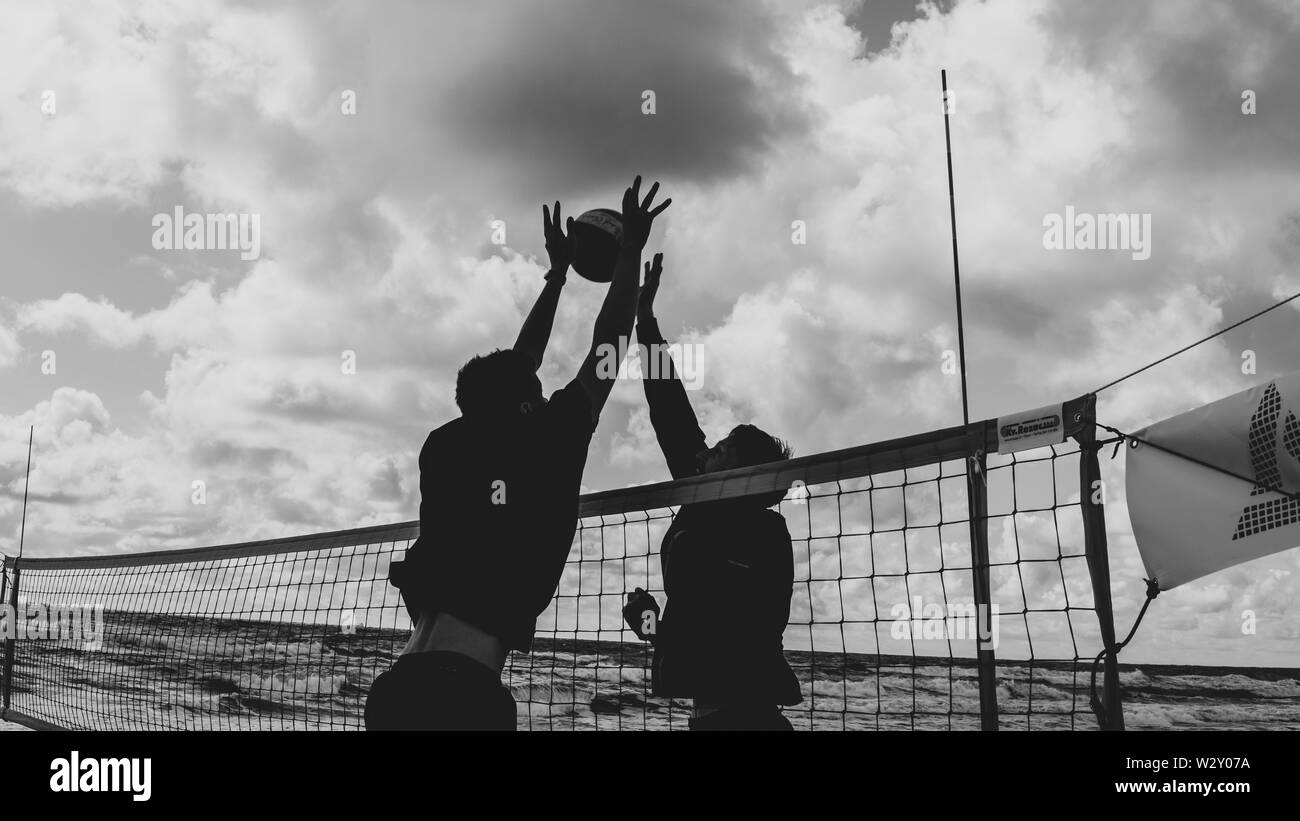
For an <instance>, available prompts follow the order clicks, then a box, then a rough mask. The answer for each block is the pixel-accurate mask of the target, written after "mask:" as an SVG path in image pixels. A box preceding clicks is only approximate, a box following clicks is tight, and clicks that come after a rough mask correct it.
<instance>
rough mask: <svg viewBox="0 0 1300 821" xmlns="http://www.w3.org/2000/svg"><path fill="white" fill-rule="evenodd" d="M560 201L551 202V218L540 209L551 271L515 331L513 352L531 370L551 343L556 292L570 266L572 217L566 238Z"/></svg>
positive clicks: (537, 364)
mask: <svg viewBox="0 0 1300 821" xmlns="http://www.w3.org/2000/svg"><path fill="white" fill-rule="evenodd" d="M560 220H561V218H560V201H559V200H556V201H555V215H554V218H552V215H551V212H550V210H549V209H547V207H546V206H545V205H543V206H542V233H543V234H544V235H545V236H546V253H547V255H548V256H549V257H550V258H551V270H549V271H547V272H546V286H545V287H543V288H542V293H541V294H539V295H538V297H537V301H536V302H535V303H533V309H532V310H531V311H529V312H528V318H527V319H525V320H524V325H523V327H522V328H520V329H519V338H518V339H516V340H515V344H514V349H515V350H516V351H519V352H520V353H523V354H527V355H528V357H529V358H531V359H532V361H533V370H537V369H538V368H540V367H541V365H542V355H543V354H545V353H546V344H547V343H548V342H549V341H550V339H551V326H552V325H553V324H554V323H555V308H556V306H558V305H559V304H560V289H561V288H563V287H564V279H565V276H566V275H567V274H568V272H569V264H570V263H572V262H573V217H569V221H568V223H567V226H566V227H567V228H568V235H567V236H566V235H565V229H564V228H561V227H560V225H561V221H560Z"/></svg>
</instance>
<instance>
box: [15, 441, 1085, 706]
mask: <svg viewBox="0 0 1300 821" xmlns="http://www.w3.org/2000/svg"><path fill="white" fill-rule="evenodd" d="M943 433H944V432H938V433H936V434H935V435H933V436H928V437H922V438H912V439H909V440H896V441H895V442H894V443H883V444H881V445H875V446H868V447H865V448H862V449H852V450H850V451H840V452H836V454H829V455H822V456H815V457H806V458H804V459H799V460H793V461H791V462H789V463H780V464H778V465H777V466H774V467H771V468H768V469H766V470H761V469H751V470H749V471H747V472H745V473H744V475H737V476H728V475H724V476H723V477H720V478H711V479H710V478H703V479H692V480H685V481H682V482H672V483H662V484H659V485H654V486H649V487H644V488H632V489H628V490H623V491H611V492H605V493H600V494H593V495H591V496H588V497H584V499H583V501H582V505H581V508H580V510H581V518H580V520H579V523H578V531H577V534H576V536H575V538H574V545H573V548H572V550H571V552H570V555H569V559H568V563H567V565H566V568H565V571H564V574H563V577H562V579H561V582H560V585H559V588H558V590H557V592H556V595H555V599H554V601H553V602H552V604H551V606H550V607H549V608H548V609H547V610H546V611H545V612H544V613H543V614H542V615H541V616H540V618H539V620H538V625H537V634H536V636H535V640H534V646H533V650H532V652H531V653H529V654H522V653H514V654H512V655H511V656H510V658H509V659H508V661H507V666H506V669H505V671H504V676H503V681H504V682H505V683H506V684H507V685H508V686H509V687H510V689H511V691H512V693H513V695H514V697H515V700H516V703H517V705H518V726H519V728H520V729H538V730H560V729H564V730H567V729H624V730H628V729H651V730H655V729H685V728H686V727H687V722H688V719H689V716H690V706H691V705H690V703H689V702H687V701H681V700H668V699H660V698H655V697H654V696H652V695H651V680H650V662H651V657H652V648H650V646H649V645H647V644H644V643H642V642H640V641H639V640H637V639H636V637H635V636H634V635H633V634H632V632H631V631H630V630H628V629H627V628H626V626H625V625H624V623H623V619H622V612H621V610H622V604H623V602H624V600H625V598H624V597H625V594H626V592H627V591H630V590H632V589H633V588H635V587H644V588H646V589H647V590H650V591H651V592H653V593H655V594H656V595H657V597H658V598H659V600H660V601H661V602H663V601H665V598H664V596H663V580H662V576H661V574H660V568H659V558H658V552H659V546H660V543H661V541H662V538H663V536H664V533H665V532H666V531H667V529H668V526H669V525H670V524H671V522H672V518H673V516H674V515H675V514H676V511H677V510H678V509H679V507H680V505H681V504H683V503H690V502H693V501H699V500H702V499H710V498H721V497H726V496H735V495H742V494H745V493H760V492H764V491H770V490H771V489H772V488H774V487H790V485H791V482H792V481H794V480H795V479H798V482H799V484H796V485H795V486H794V487H793V488H792V489H791V491H790V493H789V494H787V496H786V498H785V500H784V501H782V502H781V503H780V506H779V508H778V509H779V510H780V512H781V513H782V514H783V515H784V516H785V519H786V522H787V526H788V527H789V530H790V533H791V536H792V539H793V547H794V558H795V583H794V589H793V591H792V606H791V616H790V622H789V626H788V628H787V630H786V632H785V637H784V644H785V649H786V658H787V660H788V661H789V663H790V665H791V667H792V668H793V669H794V671H795V673H796V676H797V677H798V679H799V681H800V684H801V689H802V692H803V702H802V703H801V704H799V705H797V706H794V707H790V708H786V711H785V714H786V716H787V717H788V718H790V720H791V722H792V723H793V724H794V726H795V727H796V728H802V729H978V728H979V727H980V726H981V720H982V719H983V718H987V717H988V716H989V715H994V716H995V717H996V721H997V723H998V725H999V726H1001V727H1006V728H1013V727H1014V728H1030V729H1034V728H1053V729H1056V728H1080V729H1083V728H1095V727H1096V721H1095V720H1094V719H1093V717H1092V715H1091V712H1090V711H1089V709H1088V691H1087V680H1088V675H1087V674H1088V668H1089V662H1090V661H1091V659H1092V657H1093V656H1095V655H1096V654H1097V652H1098V651H1099V650H1100V649H1101V639H1100V633H1099V622H1098V617H1097V613H1096V610H1095V609H1094V605H1093V593H1094V591H1093V589H1092V585H1091V581H1090V578H1089V574H1088V566H1087V561H1086V559H1085V550H1084V538H1083V527H1082V519H1081V511H1080V496H1079V481H1080V480H1079V469H1078V468H1079V466H1078V462H1079V458H1080V453H1079V450H1078V448H1077V447H1076V446H1074V445H1073V444H1066V445H1057V446H1052V447H1050V448H1043V449H1039V450H1035V451H1025V452H1022V453H1019V454H1009V455H1005V456H1003V455H997V454H991V455H990V456H989V457H988V462H987V466H986V468H985V470H984V475H985V477H986V484H987V511H988V516H987V522H986V527H987V533H988V554H989V564H988V573H989V579H990V591H991V599H990V604H991V608H990V609H991V610H992V619H991V621H989V622H981V621H980V620H979V619H977V618H976V616H977V615H978V613H979V611H978V610H977V609H976V607H975V605H976V602H975V600H974V589H975V586H974V581H973V580H974V573H973V567H972V550H971V544H970V538H971V527H970V520H969V512H968V511H969V506H968V499H967V487H968V485H967V475H966V470H967V464H968V462H967V459H966V451H967V445H966V444H965V442H966V441H967V440H966V436H967V434H966V433H965V432H960V433H953V434H951V435H949V436H947V437H946V438H945V437H944V436H943V435H942V434H943ZM954 442H959V443H960V444H959V445H954V444H953V443H954ZM732 473H736V472H732ZM417 533H418V527H417V523H406V524H402V525H393V526H389V527H379V528H367V529H362V530H357V531H349V532H344V533H338V534H327V535H324V536H315V537H302V538H297V539H290V540H280V541H276V542H264V543H253V544H248V545H234V546H224V547H217V548H205V549H201V550H195V551H173V552H171V553H166V554H137V555H134V556H131V555H126V556H112V557H78V558H69V559H35V560H24V561H23V562H22V564H21V566H20V575H19V577H18V580H17V582H18V590H19V595H18V609H17V611H16V614H15V619H14V620H15V621H16V622H18V623H19V624H20V625H22V626H23V627H24V629H26V630H27V632H28V633H29V635H27V636H25V637H22V638H20V639H19V640H17V641H16V642H15V643H14V649H15V658H14V665H13V669H12V673H11V675H10V680H9V681H7V682H6V686H7V688H8V689H9V691H10V694H9V698H10V702H9V705H8V706H9V711H8V712H7V713H6V715H7V716H8V717H10V718H18V719H19V720H28V721H30V720H32V719H34V720H35V721H36V722H38V723H44V724H48V725H54V726H58V727H66V728H71V729H97V730H111V729H223V730H224V729H360V728H362V727H363V726H364V705H365V697H366V694H367V692H368V690H369V687H370V684H371V683H372V682H373V681H374V679H375V677H376V676H378V675H379V674H380V673H382V672H383V671H384V670H386V669H388V668H389V667H390V666H391V665H392V663H393V662H394V660H395V659H396V657H397V656H398V654H400V652H401V651H402V648H403V646H404V645H405V642H406V639H407V638H408V636H409V631H410V627H411V625H410V622H409V619H408V617H407V614H406V610H405V608H404V606H403V605H402V603H401V600H400V598H399V596H398V594H397V591H396V590H394V589H393V588H392V587H391V586H390V585H389V584H388V582H387V575H388V565H389V563H390V561H393V560H398V559H401V558H402V556H403V554H404V552H405V551H406V549H407V548H408V547H409V546H410V544H411V542H412V541H413V539H414V538H415V536H416V535H417ZM14 577H15V572H14V570H13V568H12V567H8V568H7V571H6V586H7V588H8V589H10V590H12V585H13V584H14V581H15V578H14ZM56 622H61V623H62V625H63V627H62V629H61V630H57V631H55V630H51V629H50V628H49V625H50V624H52V623H56ZM42 624H44V625H46V633H47V634H46V635H45V636H42V635H40V634H39V633H33V632H32V631H33V629H34V627H39V626H40V625H42ZM981 625H983V628H984V634H985V638H986V639H988V640H989V643H991V644H992V646H993V647H994V653H995V655H996V659H997V662H996V667H995V668H993V669H991V670H988V671H987V674H988V675H992V676H994V677H995V679H996V689H995V691H994V692H995V695H996V705H992V704H984V705H981V699H980V686H979V680H980V674H979V665H978V664H977V653H976V646H977V645H976V633H977V631H978V630H979V629H980V627H981ZM54 632H57V633H59V635H57V636H54V635H50V633H54Z"/></svg>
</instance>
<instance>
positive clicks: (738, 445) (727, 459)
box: [700, 425, 792, 473]
mask: <svg viewBox="0 0 1300 821" xmlns="http://www.w3.org/2000/svg"><path fill="white" fill-rule="evenodd" d="M791 455H792V452H791V450H790V446H789V445H787V444H786V443H785V442H783V441H781V440H780V439H778V438H776V437H775V436H773V435H772V434H770V433H767V432H766V431H764V430H762V429H761V428H756V427H754V426H753V425H736V427H734V428H732V429H731V433H729V434H727V437H726V438H725V439H723V440H721V441H720V442H718V444H716V445H714V446H713V447H711V448H709V449H708V450H706V451H705V452H704V453H702V454H701V455H700V464H701V467H702V468H703V470H704V472H705V473H713V472H714V471H719V470H731V469H733V468H742V467H749V466H750V465H762V464H765V463H767V462H779V461H781V460H783V459H789V458H790V456H791Z"/></svg>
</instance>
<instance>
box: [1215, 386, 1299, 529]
mask: <svg viewBox="0 0 1300 821" xmlns="http://www.w3.org/2000/svg"><path fill="white" fill-rule="evenodd" d="M1281 415H1282V395H1281V394H1280V393H1279V392H1278V389H1277V383H1276V382H1274V383H1271V384H1270V385H1269V386H1268V388H1267V389H1266V390H1265V391H1264V396H1263V397H1261V398H1260V400H1259V407H1258V408H1256V409H1255V414H1254V416H1252V417H1251V420H1250V434H1249V439H1248V441H1249V443H1250V466H1251V468H1252V469H1253V470H1254V471H1255V487H1254V488H1253V489H1252V490H1251V492H1250V495H1251V496H1258V495H1260V494H1263V493H1268V492H1270V489H1271V488H1277V489H1279V490H1285V488H1284V486H1283V476H1282V466H1281V465H1280V464H1279V461H1278V455H1279V454H1278V420H1279V418H1280V417H1281ZM1285 425H1286V427H1285V430H1284V431H1283V434H1282V443H1281V444H1282V446H1283V447H1284V448H1286V452H1287V455H1288V456H1290V457H1291V458H1292V459H1293V460H1300V421H1297V420H1296V416H1295V414H1294V413H1291V412H1290V411H1288V412H1287V416H1286V423H1285ZM1298 522H1300V500H1297V499H1295V498H1290V497H1284V498H1280V499H1279V498H1273V499H1269V500H1267V501H1264V502H1257V503H1255V504H1253V505H1246V507H1245V508H1244V509H1243V510H1242V511H1241V514H1240V516H1239V517H1238V518H1237V529H1236V530H1235V531H1234V532H1233V534H1232V540H1233V541H1234V542H1235V541H1237V540H1238V539H1245V538H1248V537H1250V536H1254V535H1257V534H1259V533H1266V532H1268V531H1270V530H1272V529H1274V528H1277V527H1289V526H1291V525H1293V524H1296V523H1298Z"/></svg>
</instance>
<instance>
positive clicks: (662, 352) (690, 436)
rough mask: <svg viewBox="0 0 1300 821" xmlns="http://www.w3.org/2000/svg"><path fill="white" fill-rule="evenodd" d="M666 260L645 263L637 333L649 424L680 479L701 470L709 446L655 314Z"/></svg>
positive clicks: (670, 468)
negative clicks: (700, 459) (701, 459)
mask: <svg viewBox="0 0 1300 821" xmlns="http://www.w3.org/2000/svg"><path fill="white" fill-rule="evenodd" d="M663 260H664V255H663V254H655V255H654V262H653V264H651V263H649V262H647V263H646V270H645V284H644V285H642V286H641V293H640V295H639V296H638V297H637V305H636V336H637V341H638V342H640V343H641V344H642V345H644V346H645V347H646V350H645V352H644V354H643V356H644V360H643V361H642V363H641V383H642V384H643V385H644V386H645V398H646V404H647V405H649V406H650V424H651V425H653V426H654V429H655V438H656V439H658V440H659V449H660V450H662V451H663V452H664V459H665V460H666V461H667V462H668V471H669V473H671V474H672V477H673V478H674V479H681V478H684V477H686V476H694V475H695V474H696V473H698V472H699V463H698V462H697V457H698V456H699V454H700V452H701V451H704V450H707V448H708V443H707V441H706V440H705V438H704V431H703V430H701V429H700V423H699V422H698V421H697V420H696V418H695V410H694V409H693V408H691V400H690V399H688V398H687V396H686V388H685V386H684V385H682V383H681V380H680V379H678V378H677V370H676V368H674V367H673V358H672V356H670V355H669V353H668V345H667V343H666V342H665V341H664V336H663V333H662V332H661V331H660V330H659V322H658V320H657V319H656V318H655V313H654V304H655V294H657V293H658V292H659V279H660V277H661V276H663V272H664V268H663Z"/></svg>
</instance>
